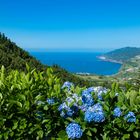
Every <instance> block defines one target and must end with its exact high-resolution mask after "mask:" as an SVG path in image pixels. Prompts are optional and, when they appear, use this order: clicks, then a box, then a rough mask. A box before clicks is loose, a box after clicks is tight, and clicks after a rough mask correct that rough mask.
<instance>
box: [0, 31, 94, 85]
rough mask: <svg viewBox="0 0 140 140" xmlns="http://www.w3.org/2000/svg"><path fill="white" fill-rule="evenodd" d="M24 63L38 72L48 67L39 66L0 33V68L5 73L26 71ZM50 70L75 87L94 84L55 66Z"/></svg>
mask: <svg viewBox="0 0 140 140" xmlns="http://www.w3.org/2000/svg"><path fill="white" fill-rule="evenodd" d="M26 63H27V64H28V65H29V66H30V68H31V69H35V68H36V69H37V70H39V71H43V70H45V69H46V68H47V67H49V66H47V65H43V64H41V63H40V62H39V61H38V60H37V59H36V58H34V57H32V56H30V55H29V53H28V52H26V51H24V50H23V49H21V48H20V47H18V46H17V45H16V44H15V43H13V42H12V41H10V39H8V38H7V37H6V36H5V35H4V34H1V33H0V67H1V66H2V65H4V66H5V68H6V70H7V71H10V70H13V69H17V70H20V71H26ZM52 69H53V71H54V73H55V74H56V75H57V76H58V77H61V81H62V82H64V81H72V82H73V83H75V84H76V85H81V86H83V85H84V86H90V85H93V84H94V83H92V82H90V81H86V80H84V79H82V78H79V77H77V76H75V75H73V74H71V73H69V72H67V71H66V70H65V69H62V68H61V67H59V66H57V65H55V66H52Z"/></svg>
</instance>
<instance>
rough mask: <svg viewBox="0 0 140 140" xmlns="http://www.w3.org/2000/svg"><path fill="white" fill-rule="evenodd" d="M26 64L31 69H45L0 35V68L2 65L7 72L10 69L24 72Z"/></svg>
mask: <svg viewBox="0 0 140 140" xmlns="http://www.w3.org/2000/svg"><path fill="white" fill-rule="evenodd" d="M26 63H28V65H30V67H31V68H32V69H34V68H37V69H38V70H43V69H44V68H45V67H46V66H43V65H42V64H41V63H40V62H39V61H37V60H36V59H35V58H34V57H32V56H30V55H29V53H28V52H26V51H24V50H23V49H21V48H20V47H18V46H17V45H16V44H15V43H13V42H11V40H10V39H8V38H7V37H6V36H5V35H4V34H1V33H0V67H1V66H2V65H4V66H5V68H6V69H7V70H8V71H9V70H11V69H18V70H21V71H25V69H26Z"/></svg>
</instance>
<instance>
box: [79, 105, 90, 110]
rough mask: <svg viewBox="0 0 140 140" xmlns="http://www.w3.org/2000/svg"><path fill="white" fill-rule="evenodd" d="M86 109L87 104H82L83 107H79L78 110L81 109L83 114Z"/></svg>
mask: <svg viewBox="0 0 140 140" xmlns="http://www.w3.org/2000/svg"><path fill="white" fill-rule="evenodd" d="M88 108H89V106H88V105H87V104H83V105H81V106H79V109H81V110H82V111H83V112H85V111H87V109H88Z"/></svg>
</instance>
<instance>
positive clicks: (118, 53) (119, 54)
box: [103, 47, 140, 63]
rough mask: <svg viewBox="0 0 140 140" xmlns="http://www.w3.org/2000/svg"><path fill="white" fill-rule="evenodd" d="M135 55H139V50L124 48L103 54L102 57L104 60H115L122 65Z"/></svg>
mask: <svg viewBox="0 0 140 140" xmlns="http://www.w3.org/2000/svg"><path fill="white" fill-rule="evenodd" d="M137 55H140V48H136V47H124V48H121V49H116V50H114V51H111V52H108V53H106V54H104V55H103V57H105V59H106V60H115V61H118V62H122V63H123V62H126V61H128V60H129V59H131V58H133V57H135V56H137Z"/></svg>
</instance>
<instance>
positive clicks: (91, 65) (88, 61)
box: [30, 51, 121, 75]
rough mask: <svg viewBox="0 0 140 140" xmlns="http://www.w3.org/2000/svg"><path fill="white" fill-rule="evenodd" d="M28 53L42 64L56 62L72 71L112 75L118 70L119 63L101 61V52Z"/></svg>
mask: <svg viewBox="0 0 140 140" xmlns="http://www.w3.org/2000/svg"><path fill="white" fill-rule="evenodd" d="M30 54H31V55H32V56H34V57H36V59H38V60H40V62H42V63H43V64H47V65H50V66H51V65H54V64H57V65H59V66H61V67H62V68H64V69H66V70H68V71H70V72H73V73H90V74H99V75H112V74H115V73H117V72H118V71H119V69H120V67H121V64H117V63H112V62H106V61H102V60H100V59H99V58H97V56H100V55H101V53H92V52H91V53H90V52H32V51H30Z"/></svg>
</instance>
